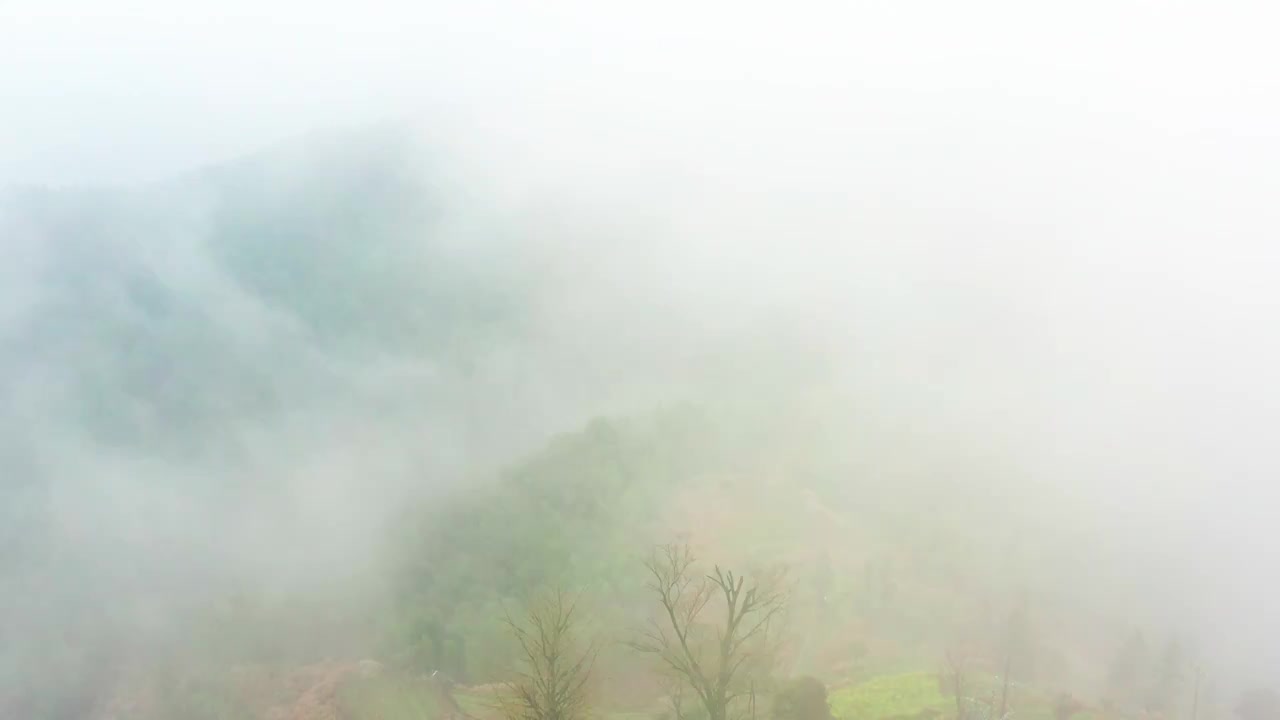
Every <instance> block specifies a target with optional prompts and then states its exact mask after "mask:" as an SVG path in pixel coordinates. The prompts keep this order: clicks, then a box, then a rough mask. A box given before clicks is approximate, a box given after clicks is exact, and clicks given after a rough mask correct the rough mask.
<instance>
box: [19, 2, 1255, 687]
mask: <svg viewBox="0 0 1280 720" xmlns="http://www.w3.org/2000/svg"><path fill="white" fill-rule="evenodd" d="M1277 27H1280V9H1277V6H1275V5H1274V4H1273V3H1265V2H1256V3H1254V2H1230V1H1225V2H1222V1H1220V2H1209V1H1208V0H1205V1H1203V2H1173V1H1169V2H1135V1H1132V0H1105V1H1102V0H1098V1H1085V2H1070V3H1057V4H1048V3H1029V2H1025V1H1015V0H1010V1H1008V2H994V1H991V0H980V1H975V2H966V1H959V2H955V1H945V2H944V1H934V2H911V1H909V0H906V1H898V0H883V1H881V0H873V1H862V2H858V1H853V2H831V3H817V2H795V3H780V2H777V3H751V2H738V3H728V2H723V3H683V2H667V1H660V2H652V1H651V2H643V3H608V2H599V1H598V0H597V1H593V2H588V1H585V0H572V1H567V2H529V3H515V2H495V1H491V0H490V1H484V0H481V1H472V2H457V3H450V4H445V3H431V2H414V3H380V2H363V3H328V2H308V3H302V2H293V1H289V2H278V3H268V2H257V1H255V2H249V1H246V0H225V1H223V2H216V3H199V4H196V3H190V4H188V3H179V2H137V1H136V0H117V1H115V2H101V1H99V0H78V1H75V2H63V1H59V0H45V1H37V0H0V183H49V184H55V185H63V184H79V183H121V182H125V183H127V182H135V181H140V180H152V179H158V178H163V177H166V176H169V175H172V174H175V173H178V172H181V171H183V170H186V169H190V168H193V167H196V166H199V165H200V164H202V163H207V162H212V161H218V160H223V159H228V158H231V157H235V156H236V155H239V154H241V153H245V152H249V151H252V150H254V149H257V148H260V147H263V146H266V145H270V144H271V143H273V142H276V141H278V140H280V139H284V138H294V137H297V136H299V135H304V134H306V133H309V132H313V131H319V130H324V129H328V128H333V127H339V126H345V125H352V124H359V123H364V122H369V121H377V120H384V119H402V118H406V117H410V118H414V119H415V120H416V121H418V122H420V123H422V125H423V126H424V127H426V128H427V130H428V132H429V133H433V134H435V135H437V136H439V137H440V138H442V139H444V140H445V141H446V142H447V143H451V147H455V148H458V149H459V152H460V153H461V154H464V155H466V156H468V157H471V158H474V159H476V164H477V166H478V167H481V168H485V169H486V170H485V171H486V172H489V173H490V174H491V175H492V176H493V178H494V181H495V182H498V183H506V185H505V187H506V188H507V189H508V190H509V191H510V192H511V193H512V194H513V197H518V196H520V195H521V193H523V192H525V191H526V188H527V187H530V186H536V187H538V188H540V191H542V192H546V193H547V194H548V195H555V194H556V193H559V195H560V196H561V197H563V198H565V201H564V202H565V203H566V204H568V205H573V204H577V205H578V206H580V208H581V209H582V211H583V212H587V213H590V212H597V213H600V214H601V215H606V214H608V213H609V212H611V211H612V210H614V209H616V208H618V207H620V206H626V207H627V208H628V209H630V210H640V209H642V208H643V207H644V206H645V205H652V206H660V207H661V208H662V211H661V214H662V215H663V217H664V223H665V227H666V229H667V232H666V234H665V235H664V237H663V238H661V239H655V240H653V247H654V248H656V249H655V250H654V252H656V253H661V254H662V256H663V257H664V258H666V262H667V263H669V266H670V267H675V268H680V269H681V272H679V273H671V276H670V277H665V276H664V277H662V278H660V279H657V280H654V282H655V283H656V284H655V285H653V286H651V287H649V290H651V291H653V292H654V293H655V296H654V297H658V296H659V295H661V296H662V297H666V298H668V299H667V300H665V302H668V303H680V302H688V303H689V304H690V306H691V307H692V306H694V305H696V306H697V307H698V308H704V309H706V311H707V312H708V313H709V314H717V313H718V315H717V316H718V317H719V318H720V319H721V320H725V319H726V318H731V317H733V315H734V313H737V314H738V315H739V316H740V317H741V318H746V320H744V321H742V322H749V321H750V318H751V317H753V315H752V313H753V312H762V311H764V310H766V309H770V310H773V309H777V308H790V309H792V310H794V311H796V312H801V311H805V312H808V315H807V317H809V318H810V319H811V322H812V325H813V326H814V327H816V328H820V329H822V330H823V331H824V334H826V335H827V336H828V337H830V338H832V339H833V340H832V342H833V344H841V343H843V342H844V341H845V340H847V339H849V338H851V337H853V336H854V332H853V328H857V329H858V332H860V333H864V335H862V336H859V337H862V338H865V337H871V338H873V339H874V342H871V343H865V342H864V346H863V347H861V348H860V350H861V351H864V352H865V353H866V354H864V355H862V356H861V357H862V358H863V359H866V358H867V357H874V358H878V359H879V360H882V361H883V362H884V363H885V367H886V368H888V369H886V370H884V371H883V372H884V373H887V375H886V377H893V378H895V379H896V381H897V382H899V383H901V385H902V386H903V387H912V388H916V390H915V392H917V393H918V394H917V395H916V396H915V397H916V401H918V402H920V403H922V404H933V405H935V406H937V408H938V409H937V411H936V412H937V413H939V414H941V415H944V416H945V414H946V413H947V411H948V410H951V411H953V412H954V413H955V416H954V418H953V420H954V422H955V423H957V424H959V425H967V426H969V427H970V428H973V427H979V428H993V430H992V431H993V432H1004V433H1007V434H1009V435H1010V436H1011V437H1016V438H1018V440H1019V441H1021V442H1022V443H1023V444H1024V446H1025V448H1026V456H1027V457H1029V458H1031V460H1030V462H1031V463H1032V464H1033V465H1035V466H1037V467H1038V468H1039V469H1040V471H1041V472H1043V474H1044V475H1045V476H1046V477H1049V478H1051V479H1053V480H1055V481H1061V482H1062V483H1063V484H1065V485H1069V486H1070V485H1079V486H1080V487H1082V488H1084V489H1083V490H1082V492H1084V493H1086V494H1087V496H1088V497H1091V498H1094V499H1095V500H1096V502H1097V503H1098V504H1099V506H1100V507H1109V508H1111V509H1112V510H1113V511H1114V512H1116V513H1118V514H1119V515H1121V516H1123V517H1127V518H1129V519H1130V521H1131V522H1132V523H1133V527H1134V528H1135V534H1137V535H1140V536H1142V537H1145V538H1148V539H1150V538H1154V539H1155V541H1157V542H1155V543H1154V544H1158V545H1160V546H1161V547H1162V548H1163V549H1164V550H1163V551H1164V552H1166V553H1168V554H1170V555H1173V556H1177V555H1178V554H1180V553H1188V554H1192V555H1196V556H1197V557H1196V558H1195V562H1194V567H1196V568H1198V569H1204V570H1205V571H1206V572H1209V571H1210V570H1212V571H1213V572H1214V573H1215V574H1212V575H1206V577H1207V578H1212V581H1211V582H1212V583H1213V584H1216V585H1220V586H1222V587H1231V588H1232V590H1231V591H1230V597H1227V594H1226V593H1224V594H1222V596H1221V597H1216V598H1214V599H1212V601H1211V604H1212V605H1213V607H1215V608H1220V609H1226V608H1234V607H1236V606H1237V605H1238V606H1240V607H1243V608H1249V609H1250V610H1249V612H1248V613H1244V612H1242V613H1239V614H1237V613H1223V614H1222V615H1220V617H1245V616H1246V615H1251V616H1252V617H1257V618H1258V622H1259V623H1262V628H1261V630H1263V631H1264V632H1262V633H1257V632H1254V633H1247V632H1246V633H1242V634H1241V637H1249V636H1252V637H1257V638H1262V639H1259V640H1257V641H1256V642H1258V644H1259V645H1264V644H1265V642H1264V640H1265V638H1266V637H1276V636H1280V625H1277V623H1280V619H1277V618H1271V619H1270V620H1266V619H1264V618H1262V617H1260V616H1259V610H1258V608H1260V607H1261V606H1260V605H1259V604H1257V600H1258V599H1259V598H1260V597H1264V596H1270V595H1274V593H1275V592H1276V591H1277V590H1278V589H1280V583H1278V582H1277V578H1276V572H1275V571H1268V570H1266V567H1268V566H1269V565H1274V564H1275V559H1276V558H1277V557H1278V556H1280V544H1278V543H1277V540H1276V539H1275V538H1274V536H1273V533H1272V527H1271V526H1272V524H1273V521H1274V515H1275V513H1276V512H1277V508H1280V497H1278V496H1277V491H1276V490H1275V489H1273V486H1274V484H1275V481H1276V475H1277V470H1280V460H1278V459H1277V457H1276V447H1277V443H1276V429H1277V428H1280V379H1278V377H1277V375H1278V373H1280V370H1277V368H1280V330H1277V326H1278V325H1280V324H1277V323H1276V317H1277V316H1278V315H1277V312H1280V290H1278V289H1277V288H1276V287H1274V284H1275V280H1276V278H1280V247H1278V245H1280V243H1278V242H1277V238H1278V237H1280V235H1278V233H1280V204H1278V203H1277V202H1276V200H1277V198H1280V72H1278V70H1280V44H1277V43H1276V42H1275V31H1276V28H1277ZM0 242H3V238H0ZM948 298H964V299H965V302H966V303H970V304H969V305H961V306H958V305H947V304H946V303H947V302H948ZM869 328H870V329H869ZM868 332H869V333H871V334H870V335H869V336H867V335H865V333H868ZM948 372H952V373H955V374H956V376H957V377H962V378H963V382H962V383H959V384H957V385H956V387H958V388H961V390H958V391H957V392H959V393H960V394H963V393H965V392H967V393H969V394H970V397H969V399H965V398H959V399H957V398H958V397H959V396H948V399H942V400H939V397H940V394H939V393H938V392H933V391H931V390H930V388H936V387H937V386H938V385H942V384H945V382H946V379H947V377H948V375H947V373H948ZM975 398H978V399H975ZM983 423H986V424H985V425H984V424H983ZM974 432H980V430H974ZM1206 582H1210V581H1206ZM1268 623H1269V624H1268ZM1255 629H1256V628H1255ZM1267 632H1270V633H1271V634H1270V635H1267ZM1250 652H1255V649H1251V650H1250ZM1256 652H1257V653H1259V654H1256V655H1254V657H1255V658H1259V657H1265V658H1270V659H1269V660H1266V661H1260V662H1257V663H1255V664H1254V665H1253V666H1252V667H1251V670H1253V671H1258V672H1261V669H1262V668H1263V667H1265V666H1266V663H1267V662H1270V663H1272V664H1273V665H1274V663H1276V662H1277V660H1278V659H1277V658H1276V655H1275V652H1276V651H1275V650H1273V649H1272V650H1268V648H1265V647H1259V648H1257V649H1256ZM1267 652H1270V654H1269V655H1267V654H1266V653H1267Z"/></svg>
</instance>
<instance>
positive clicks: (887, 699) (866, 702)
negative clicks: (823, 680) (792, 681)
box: [828, 673, 951, 720]
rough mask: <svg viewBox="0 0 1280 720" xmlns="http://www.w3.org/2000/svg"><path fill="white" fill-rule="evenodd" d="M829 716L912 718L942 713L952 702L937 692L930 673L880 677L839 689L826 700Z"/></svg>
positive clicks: (866, 719)
mask: <svg viewBox="0 0 1280 720" xmlns="http://www.w3.org/2000/svg"><path fill="white" fill-rule="evenodd" d="M828 700H829V701H830V703H831V713H832V714H833V715H835V716H836V717H837V718H839V720H881V718H887V717H893V716H896V715H914V714H916V713H918V712H920V711H921V710H927V709H931V708H933V709H937V710H945V709H946V708H947V707H949V705H950V703H951V699H950V698H947V697H944V696H943V695H942V694H941V693H939V692H938V678H937V676H936V675H934V674H932V673H906V674H902V675H882V676H880V677H877V678H873V679H871V680H868V681H867V682H864V683H862V684H860V685H854V686H852V687H846V688H841V689H839V690H836V691H834V692H832V693H831V694H830V695H829V696H828Z"/></svg>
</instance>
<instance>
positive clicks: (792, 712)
mask: <svg viewBox="0 0 1280 720" xmlns="http://www.w3.org/2000/svg"><path fill="white" fill-rule="evenodd" d="M773 717H774V720H829V718H831V708H830V706H829V705H828V704H827V687H826V686H825V685H823V684H822V681H821V680H819V679H817V678H815V677H810V676H807V675H806V676H803V677H798V678H795V679H794V680H791V681H789V682H787V684H786V685H785V686H783V688H782V689H781V690H779V691H778V694H777V696H776V697H774V700H773Z"/></svg>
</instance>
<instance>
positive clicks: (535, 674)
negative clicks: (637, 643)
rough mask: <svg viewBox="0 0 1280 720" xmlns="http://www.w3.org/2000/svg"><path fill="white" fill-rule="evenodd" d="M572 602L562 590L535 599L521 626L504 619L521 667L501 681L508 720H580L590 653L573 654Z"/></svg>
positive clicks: (591, 660) (592, 651) (574, 624)
mask: <svg viewBox="0 0 1280 720" xmlns="http://www.w3.org/2000/svg"><path fill="white" fill-rule="evenodd" d="M575 611H576V604H575V603H574V601H573V600H572V598H570V597H569V596H568V595H566V594H565V593H564V592H563V591H559V590H557V591H555V592H553V593H551V594H549V595H547V596H544V597H541V598H537V599H535V600H534V601H533V602H532V603H531V604H530V606H529V609H528V610H527V612H526V614H525V619H524V622H523V623H519V622H516V621H515V620H513V619H512V618H511V616H510V615H508V616H507V618H506V623H507V627H509V628H510V629H511V633H512V635H513V636H515V639H516V642H517V643H518V644H519V645H520V654H521V660H522V662H523V665H524V669H523V670H522V671H521V672H520V673H518V674H517V675H516V677H515V679H513V680H511V681H510V682H508V683H507V687H506V693H505V696H504V697H503V698H502V700H501V702H502V710H503V714H504V715H505V716H506V717H507V718H508V720H582V719H583V718H585V717H586V716H587V711H588V701H589V696H588V683H589V682H590V680H591V671H592V668H593V667H594V665H595V658H596V653H595V649H594V648H592V647H588V648H586V649H585V650H581V651H579V650H578V648H577V638H576V637H575V634H576V633H575V630H576V627H577V624H578V618H577V615H576V614H575Z"/></svg>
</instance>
